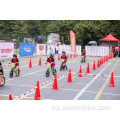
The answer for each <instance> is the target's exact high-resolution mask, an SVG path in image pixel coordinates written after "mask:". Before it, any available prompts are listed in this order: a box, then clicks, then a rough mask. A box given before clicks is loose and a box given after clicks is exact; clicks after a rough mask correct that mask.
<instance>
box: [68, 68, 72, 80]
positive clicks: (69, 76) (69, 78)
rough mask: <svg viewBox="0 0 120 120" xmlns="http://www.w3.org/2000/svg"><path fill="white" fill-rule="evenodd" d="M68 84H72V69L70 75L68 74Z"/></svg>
mask: <svg viewBox="0 0 120 120" xmlns="http://www.w3.org/2000/svg"><path fill="white" fill-rule="evenodd" d="M67 82H72V78H71V69H69V74H68V80H67Z"/></svg>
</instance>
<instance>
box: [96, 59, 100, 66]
mask: <svg viewBox="0 0 120 120" xmlns="http://www.w3.org/2000/svg"><path fill="white" fill-rule="evenodd" d="M99 67H100V63H99V60H98V63H97V68H99Z"/></svg>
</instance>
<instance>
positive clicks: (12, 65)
mask: <svg viewBox="0 0 120 120" xmlns="http://www.w3.org/2000/svg"><path fill="white" fill-rule="evenodd" d="M14 66H15V64H13V63H12V64H11V67H12V69H13V71H14V73H15V74H17V72H16V70H15V68H14Z"/></svg>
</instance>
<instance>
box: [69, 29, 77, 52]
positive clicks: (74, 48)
mask: <svg viewBox="0 0 120 120" xmlns="http://www.w3.org/2000/svg"><path fill="white" fill-rule="evenodd" d="M70 43H71V51H72V52H76V40H75V33H74V32H73V31H72V30H70Z"/></svg>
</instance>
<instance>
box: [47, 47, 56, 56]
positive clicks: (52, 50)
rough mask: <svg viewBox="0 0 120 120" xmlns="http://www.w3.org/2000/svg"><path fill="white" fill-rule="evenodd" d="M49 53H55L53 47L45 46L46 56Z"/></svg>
mask: <svg viewBox="0 0 120 120" xmlns="http://www.w3.org/2000/svg"><path fill="white" fill-rule="evenodd" d="M50 52H53V53H55V45H48V46H47V55H49V53H50Z"/></svg>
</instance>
